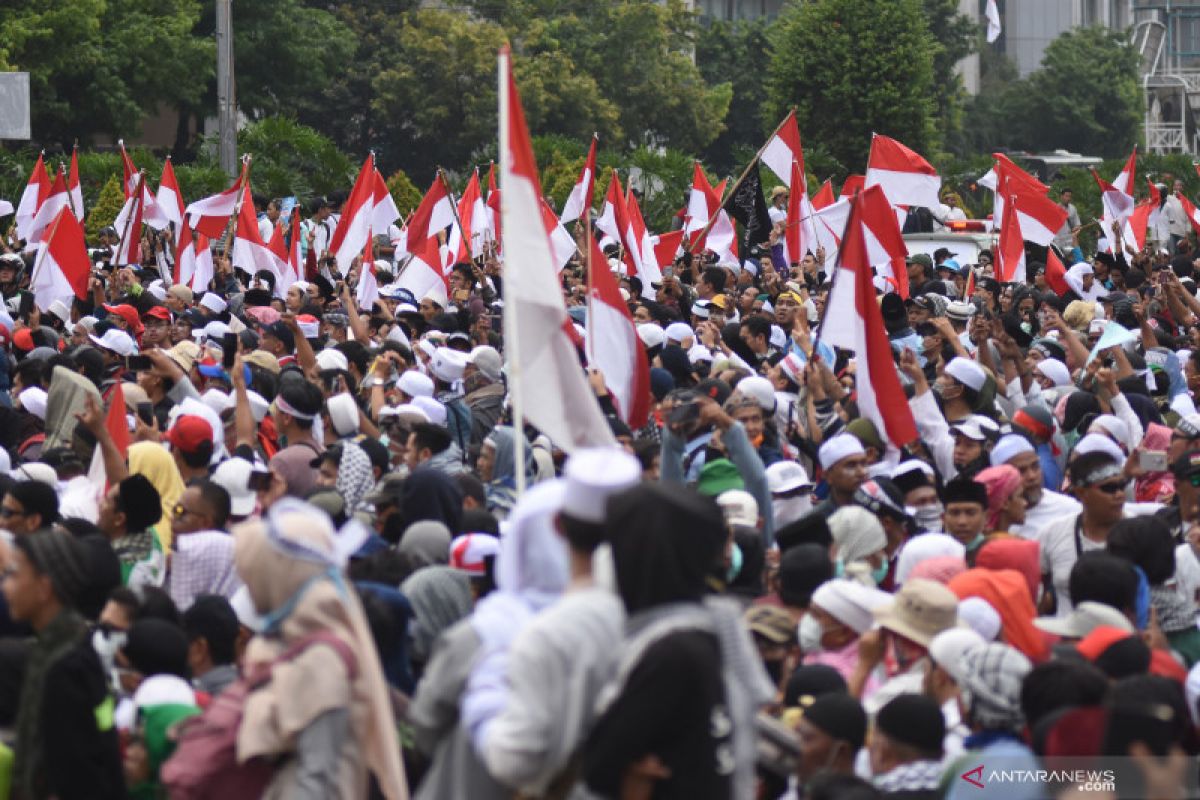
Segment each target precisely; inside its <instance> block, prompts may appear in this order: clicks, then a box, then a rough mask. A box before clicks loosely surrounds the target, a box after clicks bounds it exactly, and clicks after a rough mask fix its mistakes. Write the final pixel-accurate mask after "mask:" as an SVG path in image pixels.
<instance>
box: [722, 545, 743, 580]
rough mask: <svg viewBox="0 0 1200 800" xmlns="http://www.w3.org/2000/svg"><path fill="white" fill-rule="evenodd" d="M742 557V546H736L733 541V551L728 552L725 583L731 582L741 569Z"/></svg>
mask: <svg viewBox="0 0 1200 800" xmlns="http://www.w3.org/2000/svg"><path fill="white" fill-rule="evenodd" d="M742 558H743V557H742V548H740V547H738V546H737V543H736V542H735V543H734V545H733V551H732V552H730V554H729V572H728V573H727V574H726V576H725V581H726V582H727V583H733V581H734V579H735V578H736V577H737V576H738V573H740V572H741V571H742Z"/></svg>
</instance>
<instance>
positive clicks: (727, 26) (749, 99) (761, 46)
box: [696, 19, 804, 172]
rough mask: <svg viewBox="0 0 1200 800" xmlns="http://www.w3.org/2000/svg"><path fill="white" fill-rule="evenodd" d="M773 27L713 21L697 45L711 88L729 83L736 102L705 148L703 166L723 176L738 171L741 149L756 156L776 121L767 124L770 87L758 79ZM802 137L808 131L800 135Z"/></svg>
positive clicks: (698, 58) (762, 22)
mask: <svg viewBox="0 0 1200 800" xmlns="http://www.w3.org/2000/svg"><path fill="white" fill-rule="evenodd" d="M768 31H769V24H768V22H767V21H766V20H765V19H758V20H738V21H736V22H726V21H723V20H719V21H714V22H712V23H710V24H708V25H707V26H705V27H703V28H702V29H701V31H700V35H699V38H698V39H697V40H696V64H697V65H698V66H699V67H700V74H701V76H703V78H704V80H706V81H708V82H709V84H713V85H715V84H719V83H721V82H724V81H727V82H730V83H731V84H732V90H733V96H732V99H731V100H730V103H729V115H728V119H727V122H726V124H725V130H724V131H722V132H721V135H720V136H718V137H717V138H716V139H715V140H714V141H713V142H712V144H710V145H709V146H708V147H707V148H705V150H704V153H703V156H704V160H705V161H706V162H708V163H709V164H711V165H712V166H713V167H715V168H716V169H718V170H719V171H722V172H730V171H732V170H734V169H736V168H737V166H738V165H739V163H740V162H741V159H738V158H737V157H736V155H735V151H736V149H737V148H738V146H739V145H742V146H748V147H750V148H752V149H754V150H757V149H758V148H759V147H760V146H761V145H762V137H763V130H764V129H765V130H770V129H771V128H772V127H773V126H774V125H775V124H776V123H777V122H778V120H767V119H764V118H763V105H764V104H765V103H766V99H767V89H766V84H765V83H764V82H763V81H762V80H760V79H759V77H758V76H759V75H760V74H761V73H762V70H763V67H764V65H765V63H766V53H767V49H768V46H769V42H768V40H767V33H768ZM800 135H801V137H802V138H803V136H804V131H801V132H800Z"/></svg>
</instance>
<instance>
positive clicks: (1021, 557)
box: [975, 537, 1042, 606]
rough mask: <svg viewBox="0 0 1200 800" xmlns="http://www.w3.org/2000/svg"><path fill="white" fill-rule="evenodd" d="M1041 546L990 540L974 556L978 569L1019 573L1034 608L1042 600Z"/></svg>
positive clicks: (1031, 542) (1022, 540)
mask: <svg viewBox="0 0 1200 800" xmlns="http://www.w3.org/2000/svg"><path fill="white" fill-rule="evenodd" d="M1041 553H1042V546H1041V545H1040V544H1038V543H1037V542H1035V541H1033V540H1031V539H1018V538H1015V537H1014V538H1011V539H992V540H991V541H989V542H988V543H987V544H985V545H984V546H983V547H981V548H979V553H977V554H976V556H975V566H977V567H979V568H980V569H990V570H1001V569H1011V570H1016V571H1017V572H1019V573H1021V575H1022V576H1023V577H1024V578H1025V584H1026V585H1027V586H1028V587H1029V596H1030V598H1032V599H1033V604H1034V605H1035V606H1036V605H1037V604H1038V602H1039V601H1040V600H1041V599H1042V598H1041V595H1042V591H1041V590H1042V564H1041Z"/></svg>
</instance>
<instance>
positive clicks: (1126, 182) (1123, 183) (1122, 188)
mask: <svg viewBox="0 0 1200 800" xmlns="http://www.w3.org/2000/svg"><path fill="white" fill-rule="evenodd" d="M1112 185H1113V188H1114V189H1116V190H1117V191H1118V192H1121V193H1122V194H1126V195H1129V196H1130V197H1133V190H1134V187H1135V186H1137V145H1134V146H1133V152H1132V153H1130V154H1129V158H1128V159H1127V160H1126V161H1125V166H1124V167H1122V168H1121V172H1120V174H1118V175H1117V177H1115V178H1113V182H1112Z"/></svg>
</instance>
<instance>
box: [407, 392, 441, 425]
mask: <svg viewBox="0 0 1200 800" xmlns="http://www.w3.org/2000/svg"><path fill="white" fill-rule="evenodd" d="M412 404H413V405H414V406H416V407H417V408H419V409H421V410H422V411H424V412H425V416H427V417H429V421H430V422H432V423H433V424H434V425H445V424H446V407H445V406H444V405H442V404H441V403H439V402H438V401H437V400H434V399H433V398H432V397H424V396H418V397H414V398H413V401H412Z"/></svg>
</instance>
